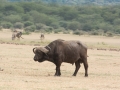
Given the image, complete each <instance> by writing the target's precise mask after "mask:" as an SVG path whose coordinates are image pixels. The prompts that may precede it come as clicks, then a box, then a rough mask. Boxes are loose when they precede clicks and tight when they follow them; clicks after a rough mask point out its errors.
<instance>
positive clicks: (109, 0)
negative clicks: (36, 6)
mask: <svg viewBox="0 0 120 90" xmlns="http://www.w3.org/2000/svg"><path fill="white" fill-rule="evenodd" d="M7 1H11V2H15V1H19V2H21V1H27V2H38V1H43V2H46V3H57V4H67V5H88V4H92V5H115V4H120V0H7Z"/></svg>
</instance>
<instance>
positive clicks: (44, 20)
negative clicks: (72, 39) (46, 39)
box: [0, 0, 120, 34]
mask: <svg viewBox="0 0 120 90" xmlns="http://www.w3.org/2000/svg"><path fill="white" fill-rule="evenodd" d="M0 26H1V27H2V28H20V29H21V28H24V29H25V30H26V31H32V32H33V31H35V30H38V31H39V30H45V31H47V32H51V31H53V30H54V31H56V32H57V31H60V30H63V31H68V30H73V31H85V32H93V34H97V33H98V32H102V33H107V32H111V33H116V34H120V6H119V5H116V6H91V5H87V6H68V5H58V4H45V3H42V2H14V3H13V2H4V1H2V0H1V1H0Z"/></svg>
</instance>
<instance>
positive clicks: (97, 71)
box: [0, 32, 120, 90]
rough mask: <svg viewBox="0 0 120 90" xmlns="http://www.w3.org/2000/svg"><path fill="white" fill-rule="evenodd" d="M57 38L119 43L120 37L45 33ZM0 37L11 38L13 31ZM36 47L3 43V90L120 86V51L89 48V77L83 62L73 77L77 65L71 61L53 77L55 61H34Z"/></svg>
mask: <svg viewBox="0 0 120 90" xmlns="http://www.w3.org/2000/svg"><path fill="white" fill-rule="evenodd" d="M23 37H24V38H25V39H24V40H39V34H31V35H25V36H23ZM57 38H62V39H66V40H71V39H72V40H81V41H82V42H88V43H95V42H105V43H108V44H113V45H120V39H119V38H105V37H95V38H94V37H86V36H85V37H84V36H75V35H63V34H57V35H54V34H48V35H45V39H46V40H55V39H57ZM0 39H11V32H0ZM33 47H35V46H30V45H13V44H0V90H120V51H109V50H106V51H104V50H97V49H93V50H92V49H88V56H89V57H88V64H89V70H88V71H89V72H88V73H89V76H88V77H87V78H86V77H84V67H83V64H82V65H81V68H80V70H79V72H78V74H77V76H76V77H73V76H72V74H73V72H74V69H75V66H74V65H71V64H68V63H63V64H62V66H61V73H62V75H61V76H60V77H54V73H55V65H54V64H53V63H51V62H47V61H45V62H43V63H38V62H34V60H33V57H34V54H33V52H32V49H33Z"/></svg>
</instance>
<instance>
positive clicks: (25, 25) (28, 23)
mask: <svg viewBox="0 0 120 90" xmlns="http://www.w3.org/2000/svg"><path fill="white" fill-rule="evenodd" d="M31 25H33V23H32V22H31V21H26V22H24V27H28V26H31Z"/></svg>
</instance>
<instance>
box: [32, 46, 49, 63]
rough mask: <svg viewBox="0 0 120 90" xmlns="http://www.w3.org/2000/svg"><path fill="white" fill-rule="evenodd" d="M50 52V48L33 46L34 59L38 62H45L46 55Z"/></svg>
mask: <svg viewBox="0 0 120 90" xmlns="http://www.w3.org/2000/svg"><path fill="white" fill-rule="evenodd" d="M48 52H49V50H47V49H46V48H44V47H35V48H33V53H34V54H35V56H34V60H35V61H38V62H43V61H44V60H45V56H46V55H47V53H48Z"/></svg>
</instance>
